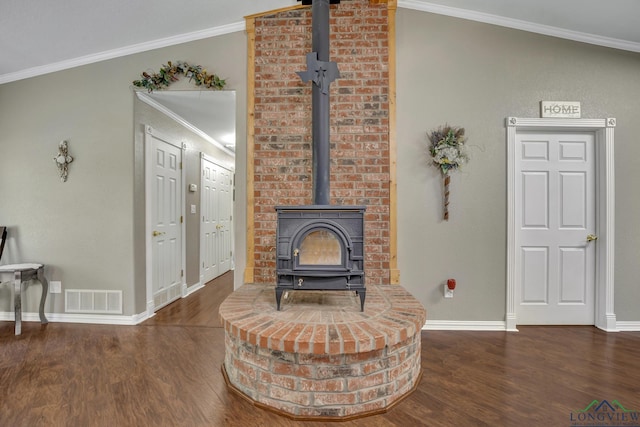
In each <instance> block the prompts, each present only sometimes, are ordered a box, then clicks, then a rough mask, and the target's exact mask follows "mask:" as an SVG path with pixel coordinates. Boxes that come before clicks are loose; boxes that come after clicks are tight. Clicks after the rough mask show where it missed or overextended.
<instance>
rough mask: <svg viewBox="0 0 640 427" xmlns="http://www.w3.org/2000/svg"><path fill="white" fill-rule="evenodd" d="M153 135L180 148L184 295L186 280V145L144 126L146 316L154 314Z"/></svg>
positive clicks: (181, 261)
mask: <svg viewBox="0 0 640 427" xmlns="http://www.w3.org/2000/svg"><path fill="white" fill-rule="evenodd" d="M152 136H153V137H155V138H157V139H160V140H161V141H163V142H165V143H167V144H169V145H173V146H174V147H176V148H178V149H179V150H180V180H181V183H180V184H181V185H180V193H181V194H180V215H181V218H182V221H181V224H180V245H181V248H180V251H181V252H182V253H181V255H180V269H181V270H182V272H183V274H182V283H181V289H182V295H183V296H184V294H185V289H186V286H187V282H186V277H185V275H184V267H185V265H186V257H187V255H186V247H185V235H186V230H185V224H186V222H185V221H184V217H185V204H186V198H185V196H186V195H185V193H186V192H185V191H184V188H183V187H184V183H185V182H186V176H185V168H184V167H183V163H182V162H183V161H184V154H185V149H186V145H185V144H184V143H179V144H177V143H175V142H172V141H171V139H170V138H169V137H167V136H166V135H164V134H163V133H162V132H159V131H157V130H155V129H153V128H152V127H151V126H147V125H145V126H144V194H145V196H144V199H145V201H144V203H145V209H144V210H145V225H144V229H145V237H144V243H145V263H146V265H145V276H146V286H147V304H146V305H147V318H149V317H153V316H154V315H155V304H154V301H153V250H152V239H151V232H152V229H153V224H152V214H151V210H152V206H153V197H152V191H151V190H152V188H153V187H152V186H153V173H152V168H151V167H149V166H150V165H151V164H152V162H153V150H152V149H151V146H152V144H151V137H152Z"/></svg>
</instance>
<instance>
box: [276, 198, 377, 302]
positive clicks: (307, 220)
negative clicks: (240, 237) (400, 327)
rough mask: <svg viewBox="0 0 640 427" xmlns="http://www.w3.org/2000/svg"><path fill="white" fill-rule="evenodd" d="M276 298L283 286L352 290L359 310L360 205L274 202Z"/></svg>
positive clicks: (361, 289)
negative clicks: (275, 205)
mask: <svg viewBox="0 0 640 427" xmlns="http://www.w3.org/2000/svg"><path fill="white" fill-rule="evenodd" d="M276 211H277V213H278V229H277V231H276V274H277V278H278V282H277V286H276V303H277V307H278V310H280V300H281V298H282V293H283V292H284V291H285V290H323V291H325V290H336V291H345V290H350V291H355V292H356V293H357V294H358V296H359V297H360V310H364V299H365V296H366V289H365V287H364V212H365V207H364V206H326V205H320V206H318V205H307V206H277V207H276Z"/></svg>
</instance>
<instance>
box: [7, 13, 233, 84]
mask: <svg viewBox="0 0 640 427" xmlns="http://www.w3.org/2000/svg"><path fill="white" fill-rule="evenodd" d="M244 30H245V23H244V21H241V22H236V23H233V24H228V25H222V26H220V27H215V28H207V29H205V30H200V31H194V32H191V33H185V34H180V35H177V36H171V37H166V38H162V39H157V40H152V41H149V42H144V43H138V44H133V45H130V46H125V47H122V48H118V49H112V50H106V51H104V52H99V53H95V54H91V55H87V56H81V57H79V58H73V59H68V60H66V61H60V62H55V63H53V64H47V65H42V66H39V67H33V68H28V69H26V70H22V71H16V72H15V73H7V74H3V75H0V84H4V83H10V82H14V81H18V80H24V79H28V78H31V77H37V76H41V75H44V74H49V73H54V72H56V71H62V70H68V69H69V68H75V67H80V66H82V65H89V64H93V63H96V62H100V61H106V60H108V59H114V58H119V57H122V56H127V55H131V54H134V53H140V52H146V51H148V50H153V49H159V48H163V47H168V46H173V45H177V44H181V43H187V42H191V41H195V40H202V39H206V38H209V37H215V36H221V35H223V34H229V33H235V32H237V31H244Z"/></svg>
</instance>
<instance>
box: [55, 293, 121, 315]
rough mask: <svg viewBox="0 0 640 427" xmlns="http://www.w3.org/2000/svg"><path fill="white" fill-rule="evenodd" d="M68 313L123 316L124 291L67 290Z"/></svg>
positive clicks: (66, 306)
mask: <svg viewBox="0 0 640 427" xmlns="http://www.w3.org/2000/svg"><path fill="white" fill-rule="evenodd" d="M64 311H65V312H66V313H92V314H122V291H99V290H91V289H66V290H65V296H64Z"/></svg>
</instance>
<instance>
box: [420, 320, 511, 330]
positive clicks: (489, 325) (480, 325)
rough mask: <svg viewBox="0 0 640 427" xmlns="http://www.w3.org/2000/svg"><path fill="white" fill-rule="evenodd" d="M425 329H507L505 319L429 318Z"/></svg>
mask: <svg viewBox="0 0 640 427" xmlns="http://www.w3.org/2000/svg"><path fill="white" fill-rule="evenodd" d="M422 330H423V331H506V330H507V324H506V323H505V322H504V321H503V320H488V321H475V320H427V321H426V322H425V324H424V326H423V327H422Z"/></svg>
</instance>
